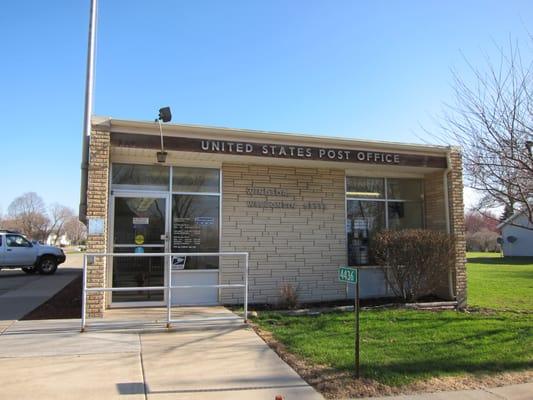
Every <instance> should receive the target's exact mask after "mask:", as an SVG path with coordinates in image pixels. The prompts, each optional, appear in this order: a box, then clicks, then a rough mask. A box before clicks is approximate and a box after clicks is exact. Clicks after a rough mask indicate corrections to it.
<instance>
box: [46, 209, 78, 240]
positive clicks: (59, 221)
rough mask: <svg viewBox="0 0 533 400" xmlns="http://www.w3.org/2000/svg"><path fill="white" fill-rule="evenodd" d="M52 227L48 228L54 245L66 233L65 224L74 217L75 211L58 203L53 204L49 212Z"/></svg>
mask: <svg viewBox="0 0 533 400" xmlns="http://www.w3.org/2000/svg"><path fill="white" fill-rule="evenodd" d="M49 214H50V226H49V227H48V235H47V236H48V237H51V239H52V241H53V243H52V244H57V241H58V240H59V239H60V238H61V236H62V235H63V234H64V233H65V224H66V223H67V222H68V221H69V220H70V219H72V218H73V217H74V215H75V214H74V210H72V208H69V207H67V206H63V205H61V204H58V203H54V204H52V206H50V210H49Z"/></svg>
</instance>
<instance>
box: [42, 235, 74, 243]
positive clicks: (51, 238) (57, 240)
mask: <svg viewBox="0 0 533 400" xmlns="http://www.w3.org/2000/svg"><path fill="white" fill-rule="evenodd" d="M46 244H47V245H48V246H70V239H69V238H68V237H67V235H66V234H63V235H61V236H59V238H57V235H56V234H55V233H52V234H51V235H49V236H48V237H47V238H46Z"/></svg>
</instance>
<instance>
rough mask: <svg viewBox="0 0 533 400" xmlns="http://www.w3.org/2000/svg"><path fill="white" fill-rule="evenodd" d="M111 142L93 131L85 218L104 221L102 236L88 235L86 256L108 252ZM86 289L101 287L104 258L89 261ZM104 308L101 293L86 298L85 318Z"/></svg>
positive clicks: (102, 284) (103, 299)
mask: <svg viewBox="0 0 533 400" xmlns="http://www.w3.org/2000/svg"><path fill="white" fill-rule="evenodd" d="M109 156H110V141H109V133H108V132H100V131H92V133H91V138H90V145H89V176H88V178H89V179H88V187H87V218H88V219H92V218H102V219H104V221H105V223H104V232H103V234H101V235H88V237H87V252H92V253H105V252H106V249H107V243H106V238H107V227H108V221H107V216H108V204H109V201H108V193H109V187H108V186H109V167H110V164H109ZM88 261H89V262H88V265H87V287H104V286H105V277H106V261H105V259H104V258H103V257H96V258H94V259H92V260H90V257H89V260H88ZM104 307H105V295H104V293H97V292H95V293H89V294H88V295H87V302H86V311H87V317H89V318H94V317H102V316H103V313H104Z"/></svg>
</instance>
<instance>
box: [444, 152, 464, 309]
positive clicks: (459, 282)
mask: <svg viewBox="0 0 533 400" xmlns="http://www.w3.org/2000/svg"><path fill="white" fill-rule="evenodd" d="M450 161H451V165H450V167H451V171H450V172H449V174H448V190H449V208H450V229H451V233H452V235H453V236H454V238H455V295H456V298H457V303H458V308H459V309H464V308H466V306H467V277H466V243H465V225H464V204H463V162H462V155H461V150H460V149H459V148H455V147H454V148H452V150H451V151H450Z"/></svg>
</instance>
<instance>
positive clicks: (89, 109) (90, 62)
mask: <svg viewBox="0 0 533 400" xmlns="http://www.w3.org/2000/svg"><path fill="white" fill-rule="evenodd" d="M96 3H97V0H91V9H90V19H89V40H88V45H87V74H86V80H85V110H84V116H83V133H82V149H81V179H80V207H79V216H78V218H79V220H80V221H81V222H82V223H83V224H85V225H87V183H88V179H89V142H90V136H91V117H92V114H93V89H94V53H95V44H96V11H97V4H96Z"/></svg>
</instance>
